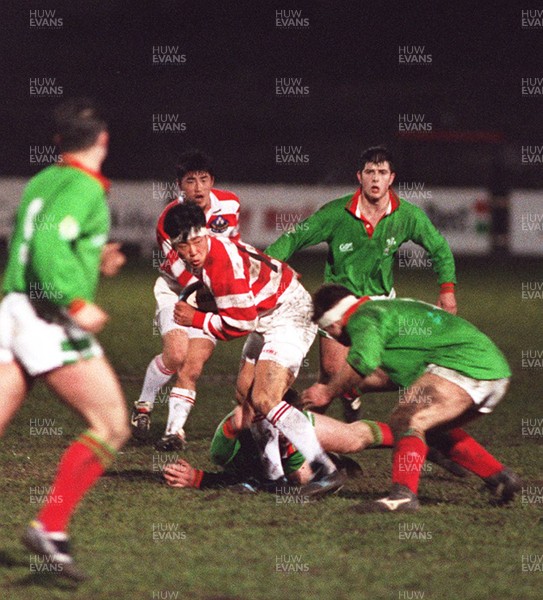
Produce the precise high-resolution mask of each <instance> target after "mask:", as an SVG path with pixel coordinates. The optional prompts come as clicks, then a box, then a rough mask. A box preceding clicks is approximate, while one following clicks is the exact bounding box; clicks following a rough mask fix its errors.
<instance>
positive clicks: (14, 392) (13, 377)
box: [0, 361, 29, 437]
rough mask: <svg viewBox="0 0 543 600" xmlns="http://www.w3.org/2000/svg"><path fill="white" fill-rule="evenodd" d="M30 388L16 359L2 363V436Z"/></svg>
mask: <svg viewBox="0 0 543 600" xmlns="http://www.w3.org/2000/svg"><path fill="white" fill-rule="evenodd" d="M28 389H29V384H28V381H27V379H26V377H25V374H24V371H23V370H22V369H21V367H20V366H19V365H18V364H17V363H16V362H15V361H12V362H10V363H0V398H2V410H1V411H0V437H1V436H2V435H4V433H5V431H6V429H7V426H8V425H9V423H10V421H11V419H12V418H13V417H14V415H15V413H16V412H17V411H18V410H19V408H20V406H21V404H22V403H23V401H24V399H25V396H26V394H27V392H28Z"/></svg>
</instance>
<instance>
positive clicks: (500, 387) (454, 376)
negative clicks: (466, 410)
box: [425, 364, 509, 413]
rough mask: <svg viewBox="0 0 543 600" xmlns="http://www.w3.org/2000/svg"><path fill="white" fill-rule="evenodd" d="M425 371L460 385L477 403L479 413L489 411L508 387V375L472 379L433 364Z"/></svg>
mask: <svg viewBox="0 0 543 600" xmlns="http://www.w3.org/2000/svg"><path fill="white" fill-rule="evenodd" d="M425 372H426V373H432V374H433V375H437V376H438V377H443V379H446V380H447V381H450V382H452V383H455V384H456V385H457V386H459V387H461V388H462V389H463V390H465V391H466V392H467V393H468V394H469V395H470V396H471V399H472V400H473V402H474V403H475V404H476V405H477V411H478V412H480V413H491V412H492V411H493V410H494V408H495V407H496V405H497V404H498V402H499V401H500V400H501V399H502V398H503V397H504V396H505V392H507V388H508V387H509V378H508V377H505V378H503V379H473V378H472V377H468V376H467V375H463V374H462V373H459V372H458V371H454V370H453V369H448V368H447V367H440V366H439V365H434V364H430V365H428V366H427V367H426V370H425Z"/></svg>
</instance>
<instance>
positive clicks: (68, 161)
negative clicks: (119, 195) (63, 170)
mask: <svg viewBox="0 0 543 600" xmlns="http://www.w3.org/2000/svg"><path fill="white" fill-rule="evenodd" d="M57 164H58V165H59V166H60V167H73V168H74V169H79V170H80V171H83V172H84V173H86V174H87V175H90V176H91V177H92V178H93V179H96V181H98V183H99V184H100V185H101V186H102V187H103V188H104V190H105V191H106V192H109V188H110V187H111V181H110V180H109V179H107V177H104V176H103V175H102V173H100V172H99V171H93V170H92V169H89V168H88V167H86V166H85V165H84V164H83V163H81V162H79V161H78V160H76V159H75V158H67V157H65V156H63V157H62V162H59V163H57Z"/></svg>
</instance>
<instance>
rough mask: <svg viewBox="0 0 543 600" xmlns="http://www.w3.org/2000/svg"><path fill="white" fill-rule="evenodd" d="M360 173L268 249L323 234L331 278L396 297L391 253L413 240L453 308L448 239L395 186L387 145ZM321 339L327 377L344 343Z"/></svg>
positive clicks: (352, 402) (352, 414)
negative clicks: (345, 191)
mask: <svg viewBox="0 0 543 600" xmlns="http://www.w3.org/2000/svg"><path fill="white" fill-rule="evenodd" d="M356 176H357V178H358V182H359V184H360V187H359V189H358V190H357V191H356V192H355V194H354V195H352V196H351V195H348V196H343V197H341V198H337V199H336V200H332V201H331V202H328V203H327V204H325V205H324V206H322V207H321V208H320V209H319V210H318V211H317V212H316V213H315V214H313V215H311V216H310V217H309V218H307V219H306V220H305V221H302V222H301V223H299V224H298V225H297V226H296V227H295V229H294V230H293V231H289V232H287V233H284V234H283V235H282V236H281V237H279V238H278V239H277V240H276V241H275V242H274V243H273V244H271V245H270V246H268V248H266V250H265V251H264V252H265V253H266V254H269V255H270V256H273V257H274V258H278V259H279V260H282V261H288V260H289V258H290V257H291V256H292V255H293V254H294V253H295V252H297V251H298V250H301V249H302V248H307V247H308V246H315V245H316V244H320V243H321V242H326V243H327V244H328V255H327V259H326V267H325V270H324V281H325V282H326V283H338V284H341V285H344V286H345V287H346V288H348V289H349V291H350V292H351V293H352V294H354V295H355V296H358V297H362V296H366V295H367V296H372V297H380V298H394V297H395V296H396V292H395V290H394V287H393V285H394V282H393V273H392V268H393V265H394V255H395V254H396V252H398V250H399V249H400V246H401V245H402V244H403V243H405V242H408V241H413V242H415V243H416V244H419V245H420V246H422V247H423V248H424V249H425V250H426V251H427V252H428V256H429V258H430V259H431V260H432V264H433V266H434V270H435V271H436V273H437V275H438V283H439V284H440V292H439V296H438V299H437V305H438V306H440V307H441V308H443V309H445V310H446V311H448V312H450V313H453V314H456V300H455V294H454V286H455V282H456V275H455V268H454V258H453V255H452V253H451V250H450V248H449V245H448V244H447V241H446V240H445V238H444V237H443V236H442V235H441V234H440V233H439V231H438V230H437V229H436V228H435V227H434V226H433V225H432V223H431V222H430V219H429V218H428V217H427V216H426V214H425V213H424V212H423V211H422V210H421V209H420V208H418V207H417V206H414V205H413V204H411V203H410V202H406V201H405V200H403V199H402V198H399V197H398V196H397V195H396V194H395V193H394V191H393V190H392V188H391V186H392V184H393V182H394V178H395V170H394V163H393V159H392V156H391V154H390V152H389V151H388V150H387V149H386V148H384V147H374V148H368V149H367V150H365V151H364V152H363V153H362V155H361V157H360V170H359V171H358V172H357V173H356ZM319 342H320V375H319V381H320V382H321V383H327V382H328V381H329V380H330V377H332V375H334V374H335V373H337V372H338V371H339V370H340V369H341V367H342V366H343V364H344V362H345V358H346V356H347V351H346V349H345V348H344V347H343V346H342V345H341V344H338V342H336V341H335V340H333V339H331V338H330V337H325V336H323V335H321V336H319ZM331 400H332V399H330V401H331ZM342 401H343V405H344V412H345V418H346V419H347V420H355V419H357V418H358V408H359V406H360V401H359V400H358V399H357V397H356V395H354V394H353V393H351V391H350V390H345V391H344V393H343V396H342Z"/></svg>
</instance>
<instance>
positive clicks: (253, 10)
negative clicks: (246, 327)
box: [0, 0, 543, 192]
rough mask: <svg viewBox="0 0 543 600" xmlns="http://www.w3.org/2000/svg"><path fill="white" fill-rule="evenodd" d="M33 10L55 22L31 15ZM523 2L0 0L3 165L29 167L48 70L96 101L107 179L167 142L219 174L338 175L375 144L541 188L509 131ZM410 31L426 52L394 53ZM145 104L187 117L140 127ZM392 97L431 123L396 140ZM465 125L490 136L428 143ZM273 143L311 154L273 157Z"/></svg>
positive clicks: (428, 177) (160, 160)
mask: <svg viewBox="0 0 543 600" xmlns="http://www.w3.org/2000/svg"><path fill="white" fill-rule="evenodd" d="M36 9H38V10H43V9H50V10H51V9H54V10H55V11H56V15H55V16H56V17H61V18H62V19H63V25H62V27H60V28H58V29H50V28H45V29H39V28H31V27H30V26H29V11H30V10H36ZM296 9H301V10H302V17H304V18H306V19H308V22H309V26H308V27H304V28H300V29H294V28H286V29H281V28H278V27H276V24H275V18H276V10H296ZM523 9H537V4H536V3H533V2H532V3H531V5H530V4H529V3H528V2H526V3H524V2H522V3H519V2H507V3H506V2H503V3H502V2H489V1H487V2H482V3H475V2H471V3H469V4H468V3H453V2H415V3H408V2H392V3H391V2H372V3H369V2H348V1H341V2H332V1H318V0H315V1H312V2H307V3H300V2H288V1H287V0H285V1H284V2H271V1H270V2H268V1H263V2H262V1H261V2H252V3H250V2H245V1H244V2H226V1H204V2H196V1H168V0H162V1H161V0H153V1H151V0H149V1H141V0H136V1H131V2H126V1H125V2H121V1H115V0H113V1H106V0H103V1H87V2H84V3H78V2H71V3H70V2H57V1H55V0H51V2H43V1H39V2H38V1H21V2H3V3H2V13H3V14H2V36H1V42H0V43H1V49H2V61H1V67H0V68H1V74H2V86H1V91H0V94H1V96H2V101H1V103H0V104H1V111H2V119H1V135H2V141H3V143H2V145H1V150H0V152H1V156H0V169H1V175H4V176H5V175H24V176H27V175H29V174H32V173H34V172H36V171H37V170H38V168H39V167H36V166H35V165H31V164H30V163H29V146H30V145H32V144H42V145H43V144H49V143H51V142H50V139H49V138H48V128H47V114H48V112H49V110H50V108H51V107H52V106H54V104H55V103H57V102H58V99H57V98H52V97H32V96H30V94H29V79H30V78H31V77H51V78H55V79H56V84H57V85H59V86H62V87H63V97H64V98H67V97H70V96H74V95H89V96H92V97H94V98H96V99H97V100H99V102H100V103H101V104H102V105H103V107H104V108H105V109H106V112H107V114H108V116H109V121H110V124H111V132H112V146H111V152H110V156H109V158H108V161H107V163H106V165H105V168H104V171H105V172H106V174H107V175H108V176H110V177H112V178H126V179H133V178H137V179H140V178H171V177H172V175H173V172H174V171H173V166H174V164H175V160H176V157H177V155H178V154H179V153H180V152H181V151H183V150H184V149H187V148H189V147H198V148H201V149H204V150H206V151H208V152H209V153H210V154H211V155H212V156H213V157H214V158H215V160H216V163H217V167H218V168H217V172H218V176H219V178H220V179H221V180H223V181H237V182H243V181H258V182H281V181H286V182H296V183H346V184H349V183H350V182H352V181H353V175H354V171H356V170H357V167H358V165H357V157H358V155H359V153H360V150H361V149H363V148H365V147H367V146H368V145H372V144H375V143H386V144H387V145H388V146H389V147H390V148H391V149H393V150H394V151H395V154H396V155H397V165H398V172H399V176H400V177H401V178H402V179H403V180H417V181H425V182H426V183H428V184H429V185H483V186H485V185H486V186H491V187H492V188H494V189H495V191H498V192H499V191H500V189H501V188H507V187H508V186H521V187H539V186H541V185H543V175H542V170H543V165H541V164H539V165H536V166H527V165H522V164H521V147H522V146H523V145H538V144H539V145H541V144H543V119H542V111H541V107H542V103H543V96H541V95H539V96H534V97H526V96H523V95H522V94H521V79H522V77H543V52H542V49H543V29H541V28H529V29H526V28H524V29H523V28H522V27H521V10H523ZM156 45H161V46H166V45H174V46H179V53H182V54H185V55H186V63H185V64H183V65H178V66H156V65H155V66H153V65H152V47H153V46H156ZM412 45H420V46H425V53H428V54H431V56H432V62H431V64H428V65H400V64H399V63H398V47H399V46H412ZM280 77H301V78H302V83H303V85H305V86H308V87H309V94H308V95H306V96H299V97H294V98H283V97H278V96H276V94H275V80H276V78H280ZM155 113H175V114H178V115H179V119H180V120H181V121H183V122H186V124H187V130H186V132H182V133H181V132H178V133H158V134H157V133H153V132H152V115H153V114H155ZM402 113H417V114H424V115H425V119H426V121H428V122H431V123H432V130H433V135H427V136H426V137H425V136H424V135H422V136H420V137H422V138H423V140H422V141H420V140H407V139H403V138H401V137H400V136H399V134H398V116H399V114H402ZM467 131H470V132H486V133H484V134H481V133H477V134H475V135H484V136H487V137H490V139H491V140H492V141H494V142H498V143H482V142H480V141H474V140H473V139H471V140H470V141H468V142H452V141H443V140H442V141H435V140H434V141H431V142H430V141H429V140H431V139H433V137H435V135H436V132H437V135H440V134H439V132H449V134H447V135H450V132H464V133H463V134H462V135H466V134H465V132H467ZM470 135H472V134H470ZM279 145H293V146H302V148H303V152H305V153H307V154H308V155H309V157H310V160H309V162H308V163H307V164H304V165H299V166H289V167H286V166H284V165H277V164H276V162H275V147H276V146H279Z"/></svg>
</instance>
